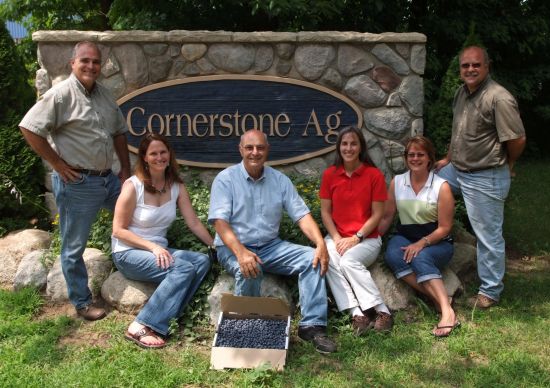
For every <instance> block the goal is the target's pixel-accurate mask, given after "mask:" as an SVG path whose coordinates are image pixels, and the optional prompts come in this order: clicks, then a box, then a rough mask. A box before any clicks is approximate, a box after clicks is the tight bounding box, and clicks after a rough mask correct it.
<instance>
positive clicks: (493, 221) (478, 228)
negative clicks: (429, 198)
mask: <svg viewBox="0 0 550 388" xmlns="http://www.w3.org/2000/svg"><path fill="white" fill-rule="evenodd" d="M459 63H460V77H461V78H462V81H464V85H463V86H461V87H460V88H459V89H458V90H457V92H456V94H455V99H454V102H453V129H452V138H451V144H450V147H449V152H448V154H447V156H446V157H445V158H444V159H442V160H440V161H438V162H437V163H436V165H435V169H436V171H438V174H439V175H440V176H441V177H443V178H444V179H446V180H447V181H448V182H449V184H450V185H451V187H452V188H453V190H455V191H460V192H462V195H463V197H464V203H465V204H466V210H467V212H468V218H469V219H470V223H471V225H472V228H473V229H474V232H475V234H476V237H477V272H478V275H479V278H480V280H481V285H480V287H479V292H478V294H477V296H475V297H474V298H472V299H471V300H470V302H471V304H472V305H473V306H477V307H478V308H489V307H491V306H493V305H494V304H496V303H498V301H499V300H500V294H501V292H502V290H503V288H504V284H503V282H502V279H503V278H504V272H505V261H506V258H505V251H504V237H503V236H502V223H503V220H504V201H505V200H506V197H507V195H508V190H509V188H510V177H511V175H512V171H513V167H514V163H515V161H516V160H517V159H518V158H519V156H520V155H521V153H522V152H523V149H524V148H525V140H526V138H525V129H524V128H523V123H522V122H521V118H520V116H519V109H518V105H517V102H516V100H515V98H514V97H513V96H512V95H511V94H510V93H509V92H508V91H507V90H506V89H504V88H503V87H502V86H501V85H499V84H498V83H496V82H495V81H493V80H492V79H491V77H490V76H489V56H488V54H487V51H486V50H485V49H483V48H481V47H477V46H470V47H466V48H465V49H464V50H462V51H461V53H460V56H459Z"/></svg>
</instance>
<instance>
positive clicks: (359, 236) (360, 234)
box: [355, 232, 365, 241]
mask: <svg viewBox="0 0 550 388" xmlns="http://www.w3.org/2000/svg"><path fill="white" fill-rule="evenodd" d="M355 235H356V236H357V238H358V239H359V241H363V239H364V238H365V237H364V236H363V233H361V232H357V233H355Z"/></svg>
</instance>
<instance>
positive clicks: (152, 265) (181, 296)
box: [113, 248, 210, 335]
mask: <svg viewBox="0 0 550 388" xmlns="http://www.w3.org/2000/svg"><path fill="white" fill-rule="evenodd" d="M167 249H168V251H169V252H170V254H171V255H172V257H173V258H174V263H173V264H172V265H171V266H170V267H168V268H167V269H162V268H160V267H159V266H157V263H156V260H155V255H154V254H153V253H152V252H149V251H145V250H142V249H128V250H126V251H121V252H116V253H113V261H114V263H115V265H116V267H117V268H118V270H119V271H120V272H122V274H123V275H124V276H125V277H127V278H128V279H132V280H138V281H144V282H151V283H155V284H158V286H157V289H156V290H155V292H154V293H153V295H151V297H150V298H149V300H148V301H147V303H146V304H145V306H143V308H142V309H141V311H140V312H139V314H138V316H137V317H136V319H135V320H136V322H139V323H141V324H142V325H145V326H147V327H149V328H151V329H153V330H154V331H156V332H158V333H160V334H162V335H166V334H168V327H169V325H170V320H171V319H172V318H177V317H179V316H180V314H181V312H182V311H183V308H184V307H185V306H186V305H187V303H188V302H189V300H190V299H191V297H192V296H193V295H194V294H195V291H197V288H199V286H200V284H201V282H202V280H203V279H204V277H205V276H206V274H207V273H208V270H209V269H210V260H209V259H208V256H207V255H205V254H202V253H198V252H191V251H181V250H176V249H172V248H167Z"/></svg>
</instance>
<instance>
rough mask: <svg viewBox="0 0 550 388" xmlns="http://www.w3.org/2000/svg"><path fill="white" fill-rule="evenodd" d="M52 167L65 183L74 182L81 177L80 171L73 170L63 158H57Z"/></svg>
mask: <svg viewBox="0 0 550 388" xmlns="http://www.w3.org/2000/svg"><path fill="white" fill-rule="evenodd" d="M52 167H53V169H54V170H55V171H56V172H57V173H58V174H59V176H60V177H61V179H62V180H63V182H65V183H67V182H74V181H76V180H78V179H79V178H80V172H78V171H76V170H73V168H72V167H71V166H69V165H68V164H67V163H65V161H64V160H63V159H59V160H57V161H56V163H55V164H53V165H52Z"/></svg>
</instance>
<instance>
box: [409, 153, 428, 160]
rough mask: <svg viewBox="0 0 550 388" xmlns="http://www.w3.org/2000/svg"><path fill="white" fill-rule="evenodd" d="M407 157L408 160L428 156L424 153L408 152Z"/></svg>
mask: <svg viewBox="0 0 550 388" xmlns="http://www.w3.org/2000/svg"><path fill="white" fill-rule="evenodd" d="M405 156H406V157H407V158H411V159H412V158H423V157H424V156H426V154H425V153H424V152H408V153H406V154H405Z"/></svg>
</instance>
